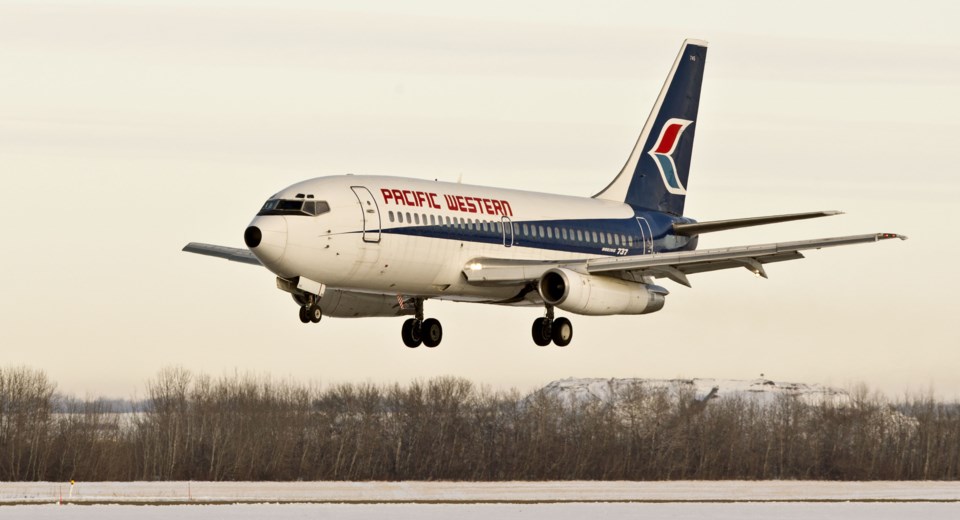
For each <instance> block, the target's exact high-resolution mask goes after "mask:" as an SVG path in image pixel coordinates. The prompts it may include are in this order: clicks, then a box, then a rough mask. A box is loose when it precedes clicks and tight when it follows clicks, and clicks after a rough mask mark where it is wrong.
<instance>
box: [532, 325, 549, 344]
mask: <svg viewBox="0 0 960 520" xmlns="http://www.w3.org/2000/svg"><path fill="white" fill-rule="evenodd" d="M552 328H553V327H551V322H550V320H549V319H548V318H537V319H535V320H533V328H532V330H531V332H532V333H533V342H534V343H536V344H537V346H538V347H546V346H547V345H549V344H550V341H551V340H552V339H553V337H552V336H551V332H552V331H551V329H552Z"/></svg>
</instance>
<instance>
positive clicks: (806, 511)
mask: <svg viewBox="0 0 960 520" xmlns="http://www.w3.org/2000/svg"><path fill="white" fill-rule="evenodd" d="M0 517H2V518H4V519H16V520H19V519H31V520H46V519H61V518H70V519H80V520H86V519H90V520H114V519H128V518H135V519H140V518H150V519H163V520H165V519H171V520H174V519H175V520H211V519H219V518H230V519H243V520H245V519H251V520H252V519H258V520H259V519H262V518H270V519H278V520H286V519H315V518H337V519H343V520H366V519H376V520H384V519H390V520H407V519H410V520H449V519H451V518H456V519H458V520H490V519H492V518H495V519H497V520H514V519H521V520H532V519H541V518H542V519H549V520H568V519H569V520H581V519H583V518H610V519H614V518H643V519H681V520H682V519H701V518H702V519H710V520H754V519H756V520H770V519H777V520H784V519H786V520H793V519H796V520H799V519H804V520H807V519H811V518H816V519H817V520H835V519H836V520H841V519H842V520H894V519H896V520H902V519H905V518H922V519H923V520H947V519H951V520H953V519H956V518H960V504H957V503H949V504H944V503H895V504H888V503H862V502H861V503H826V504H825V503H808V502H802V503H797V502H791V503H742V502H741V503H734V504H717V503H711V504H704V503H686V504H679V503H673V504H650V503H646V504H611V503H593V504H456V505H449V504H442V505H436V504H360V505H347V504H288V505H278V504H256V505H252V504H245V505H229V506H164V507H149V506H129V505H126V506H123V505H121V506H63V507H58V506H54V505H45V506H12V507H0Z"/></svg>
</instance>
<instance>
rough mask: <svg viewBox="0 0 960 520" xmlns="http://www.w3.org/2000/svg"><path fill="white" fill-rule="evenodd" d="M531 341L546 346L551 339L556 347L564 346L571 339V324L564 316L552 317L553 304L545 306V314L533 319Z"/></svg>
mask: <svg viewBox="0 0 960 520" xmlns="http://www.w3.org/2000/svg"><path fill="white" fill-rule="evenodd" d="M531 332H532V333H533V342H534V343H536V344H537V346H540V347H546V346H547V345H549V344H550V342H551V341H552V342H553V344H554V345H556V346H558V347H566V346H567V345H569V344H570V341H571V340H572V339H573V324H572V323H570V320H568V319H566V318H557V319H553V306H552V305H548V306H547V315H546V316H544V317H543V318H537V319H535V320H533V328H532V330H531Z"/></svg>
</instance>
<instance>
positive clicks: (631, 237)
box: [627, 235, 633, 247]
mask: <svg viewBox="0 0 960 520" xmlns="http://www.w3.org/2000/svg"><path fill="white" fill-rule="evenodd" d="M627 247H633V236H631V235H627Z"/></svg>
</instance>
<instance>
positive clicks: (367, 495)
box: [0, 481, 960, 518]
mask: <svg viewBox="0 0 960 520" xmlns="http://www.w3.org/2000/svg"><path fill="white" fill-rule="evenodd" d="M61 494H62V497H63V499H64V501H69V502H72V503H78V504H99V503H109V504H124V503H126V504H143V503H173V504H176V503H191V502H192V503H257V502H273V503H278V502H279V503H294V502H314V503H323V502H326V503H458V502H467V503H471V502H472V503H477V502H481V503H523V502H681V501H686V502H689V501H702V502H718V501H719V502H723V501H742V502H747V501H749V502H764V501H952V502H957V503H960V482H823V481H761V482H753V481H670V482H593V481H591V482H78V483H77V484H76V486H74V488H73V491H72V492H71V490H70V484H69V483H65V484H61V483H57V482H2V483H0V505H3V504H16V503H19V504H25V503H37V504H41V503H47V504H49V503H55V502H57V501H58V500H59V499H60V497H61ZM0 516H2V513H0ZM957 518H960V515H958V516H957Z"/></svg>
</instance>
